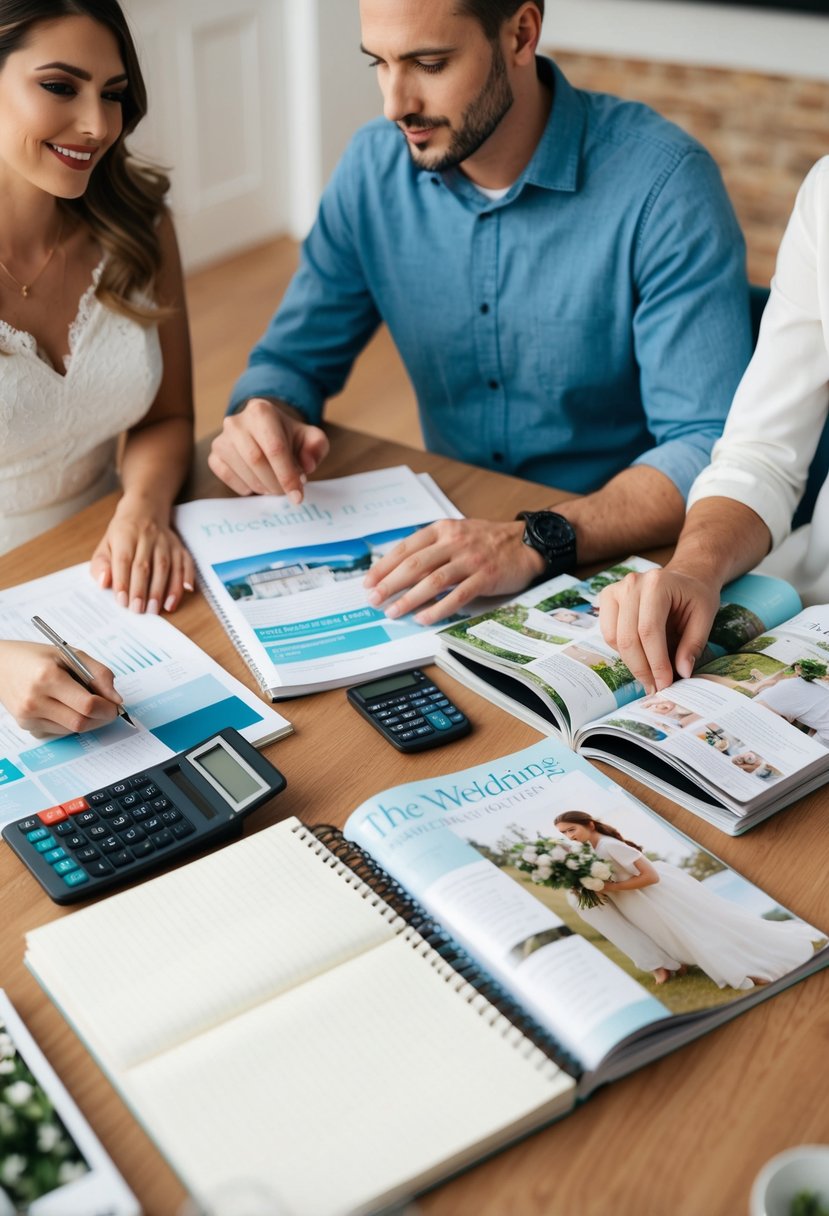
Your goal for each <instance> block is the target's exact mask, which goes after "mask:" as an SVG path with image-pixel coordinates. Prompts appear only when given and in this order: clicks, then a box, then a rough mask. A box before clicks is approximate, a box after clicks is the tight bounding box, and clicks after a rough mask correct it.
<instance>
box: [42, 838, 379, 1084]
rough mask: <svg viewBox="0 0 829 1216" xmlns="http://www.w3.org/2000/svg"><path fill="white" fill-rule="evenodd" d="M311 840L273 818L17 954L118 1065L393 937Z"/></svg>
mask: <svg viewBox="0 0 829 1216" xmlns="http://www.w3.org/2000/svg"><path fill="white" fill-rule="evenodd" d="M307 841H310V842H311V843H310V845H309V843H307ZM312 846H313V847H312ZM319 847H320V846H319V845H318V842H317V841H316V840H315V838H313V837H311V836H310V835H309V834H308V833H307V832H305V831H304V829H303V828H302V826H301V825H300V824H299V821H298V820H296V819H288V820H284V821H283V822H282V823H278V824H275V825H274V826H273V827H270V828H266V829H264V830H263V831H261V832H257V833H255V834H254V835H252V836H248V837H245V838H244V839H243V840H239V841H237V842H235V843H234V844H231V845H228V846H226V847H224V848H220V849H218V850H217V851H216V852H214V853H211V854H209V855H208V856H206V857H203V858H200V859H199V860H198V861H192V862H190V863H188V864H186V865H184V866H182V867H181V868H180V869H178V870H175V871H172V872H170V873H168V874H163V875H160V876H159V877H158V878H154V879H151V880H150V881H148V882H145V883H143V884H142V885H140V886H137V887H133V888H131V889H129V890H127V891H123V892H121V893H120V894H118V895H114V896H111V897H110V898H109V899H104V900H102V901H101V902H100V903H97V904H95V905H93V906H92V907H89V908H84V909H82V910H81V911H79V912H75V913H73V914H72V915H70V916H65V917H64V918H63V919H61V920H58V921H55V922H53V923H52V924H50V925H45V926H43V928H40V929H35V930H34V931H33V932H31V933H29V934H28V935H27V945H28V952H27V956H26V959H27V962H28V963H29V965H30V966H31V967H32V969H33V970H34V971H35V973H36V974H37V975H38V976H39V977H40V978H41V979H42V981H43V983H44V985H45V987H46V988H47V989H48V991H49V993H50V995H51V996H52V998H53V999H54V1000H55V1001H56V1002H57V1004H58V1005H60V1006H61V1007H63V1008H64V1010H65V1012H67V1014H69V1016H70V1017H71V1020H72V1021H73V1022H74V1024H75V1026H76V1028H77V1029H78V1031H79V1033H80V1034H81V1035H82V1037H83V1038H85V1039H87V1040H88V1041H89V1042H90V1043H91V1044H94V1045H95V1048H96V1050H99V1051H100V1058H101V1060H102V1062H103V1063H104V1064H107V1065H111V1066H112V1067H115V1068H118V1069H120V1068H124V1067H128V1066H129V1065H130V1064H134V1063H137V1062H138V1061H139V1060H142V1059H146V1058H147V1057H148V1056H151V1055H154V1054H155V1053H156V1052H158V1051H162V1050H165V1049H166V1048H168V1047H170V1046H172V1045H173V1044H174V1043H178V1042H182V1041H184V1040H185V1039H189V1038H191V1037H192V1036H193V1035H194V1034H197V1033H199V1032H201V1031H203V1030H205V1029H207V1028H208V1027H209V1026H213V1025H217V1024H218V1023H220V1022H223V1021H224V1020H225V1019H227V1018H229V1017H232V1016H234V1015H235V1014H236V1013H238V1012H240V1011H242V1010H244V1009H249V1008H251V1007H252V1006H254V1005H258V1004H259V1003H260V1002H261V1001H263V1000H267V999H268V998H269V997H271V996H274V995H275V994H276V993H278V992H284V991H286V990H287V989H289V988H292V987H293V986H295V985H297V984H302V983H304V982H305V980H307V979H308V978H309V977H310V976H312V975H315V974H318V973H319V972H322V971H325V970H327V969H328V968H329V967H333V966H336V965H337V964H339V963H341V962H343V961H344V960H345V959H348V958H351V957H353V956H354V955H357V954H360V953H362V952H363V951H364V950H370V949H371V948H372V947H374V946H376V945H378V944H379V943H380V942H383V941H387V940H388V939H389V938H391V937H392V936H393V935H394V932H395V930H394V928H393V926H392V925H391V924H390V923H389V922H388V921H387V920H385V919H384V918H383V917H382V916H378V914H377V912H376V910H375V908H374V907H373V906H372V904H371V902H370V901H369V900H368V899H366V898H364V897H363V896H362V895H361V894H360V893H359V890H358V888H359V886H360V884H359V883H358V882H357V881H356V880H354V882H353V883H351V884H349V883H346V882H345V881H344V879H343V878H342V877H340V876H339V875H338V874H337V873H335V871H334V869H333V868H332V867H331V866H330V865H325V864H324V863H323V862H321V860H320V858H319V857H318V856H317V854H316V851H315V850H316V849H318V848H319Z"/></svg>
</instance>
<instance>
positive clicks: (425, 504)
mask: <svg viewBox="0 0 829 1216" xmlns="http://www.w3.org/2000/svg"><path fill="white" fill-rule="evenodd" d="M459 517H460V513H459V512H458V511H457V510H456V508H455V507H453V506H452V504H451V503H450V502H449V500H448V499H447V498H446V497H445V496H444V495H443V494H442V493H441V491H440V490H439V489H438V487H437V485H436V484H435V482H434V481H433V480H432V479H431V478H430V477H428V476H427V475H426V474H422V475H420V476H416V475H415V474H414V473H413V472H412V470H411V469H408V468H406V467H404V466H400V467H398V468H391V469H377V470H375V471H373V472H369V473H356V474H354V475H353V476H350V477H340V478H336V479H334V480H330V481H314V482H309V483H308V485H307V486H306V487H305V498H304V500H303V502H302V504H301V505H300V506H298V507H295V506H293V505H292V504H291V503H290V502H289V501H288V499H287V498H284V497H279V496H261V495H260V496H257V497H253V498H216V499H202V500H200V501H196V502H190V503H184V504H183V505H182V506H179V507H177V508H176V520H175V522H176V528H177V529H178V531H179V532H180V534H181V537H182V539H183V540H184V542H185V544H186V545H187V547H188V548H189V550H190V552H191V553H192V554H193V558H194V560H195V562H196V566H197V568H198V571H199V579H200V582H201V586H202V590H203V591H204V593H205V595H206V597H207V599H208V601H209V602H210V604H211V605H212V607H213V609H214V611H215V612H216V614H217V616H218V617H219V620H220V621H221V622H222V624H223V625H224V627H225V629H226V630H227V632H228V633H229V635H230V637H231V639H232V640H233V642H234V644H235V645H236V647H237V649H238V650H239V652H240V653H241V655H242V657H243V658H244V660H245V662H246V663H247V664H248V666H249V667H250V669H251V671H252V672H253V674H254V676H255V677H256V679H257V680H258V681H259V684H260V686H261V688H262V690H263V691H264V692H265V693H266V694H267V696H269V697H270V698H271V699H272V700H279V699H280V698H283V697H294V696H298V695H300V694H303V693H308V692H319V691H321V690H322V689H325V688H337V687H339V686H341V685H343V684H349V683H355V682H356V681H358V680H364V679H369V678H371V677H372V676H379V675H387V674H390V673H391V672H395V671H401V670H403V669H404V668H406V667H413V666H417V664H419V663H426V662H431V660H432V658H433V657H434V652H435V630H434V628H429V629H427V628H426V627H424V626H422V625H418V624H417V623H416V622H415V621H414V619H413V618H412V617H411V616H405V617H401V618H400V619H399V620H389V619H388V617H386V615H385V611H384V608H375V607H373V606H372V605H371V604H369V602H368V595H367V592H366V590H365V589H364V587H363V578H364V576H365V574H366V573H367V571H368V570H369V569H370V568H371V566H372V564H373V563H375V562H377V561H379V559H380V558H381V557H382V556H383V555H384V554H385V553H386V552H387V551H388V550H389V549H391V548H392V547H393V546H394V545H396V544H397V543H398V541H400V540H403V539H404V537H406V536H408V535H409V534H410V533H412V532H415V531H417V529H418V528H422V527H424V526H425V525H427V524H429V523H432V522H433V521H434V520H436V519H444V518H451V519H457V518H459Z"/></svg>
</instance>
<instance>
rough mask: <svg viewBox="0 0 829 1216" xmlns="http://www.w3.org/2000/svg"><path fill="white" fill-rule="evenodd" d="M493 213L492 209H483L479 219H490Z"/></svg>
mask: <svg viewBox="0 0 829 1216" xmlns="http://www.w3.org/2000/svg"><path fill="white" fill-rule="evenodd" d="M491 215H492V212H491V211H482V212H481V214H480V215H479V216H478V219H479V220H482V221H483V220H488V219H489V217H490V216H491Z"/></svg>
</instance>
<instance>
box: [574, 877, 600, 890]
mask: <svg viewBox="0 0 829 1216" xmlns="http://www.w3.org/2000/svg"><path fill="white" fill-rule="evenodd" d="M579 882H580V883H581V885H582V886H583V887H586V888H587V890H588V891H603V890H604V883H603V882H602V880H601V879H600V878H580V879H579Z"/></svg>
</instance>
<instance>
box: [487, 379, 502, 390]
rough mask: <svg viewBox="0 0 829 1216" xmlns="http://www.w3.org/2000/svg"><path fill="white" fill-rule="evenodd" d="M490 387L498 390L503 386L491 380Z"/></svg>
mask: <svg viewBox="0 0 829 1216" xmlns="http://www.w3.org/2000/svg"><path fill="white" fill-rule="evenodd" d="M489 387H490V388H492V389H497V388H500V387H501V386H500V384H499V383H498V381H497V380H490V382H489Z"/></svg>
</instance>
